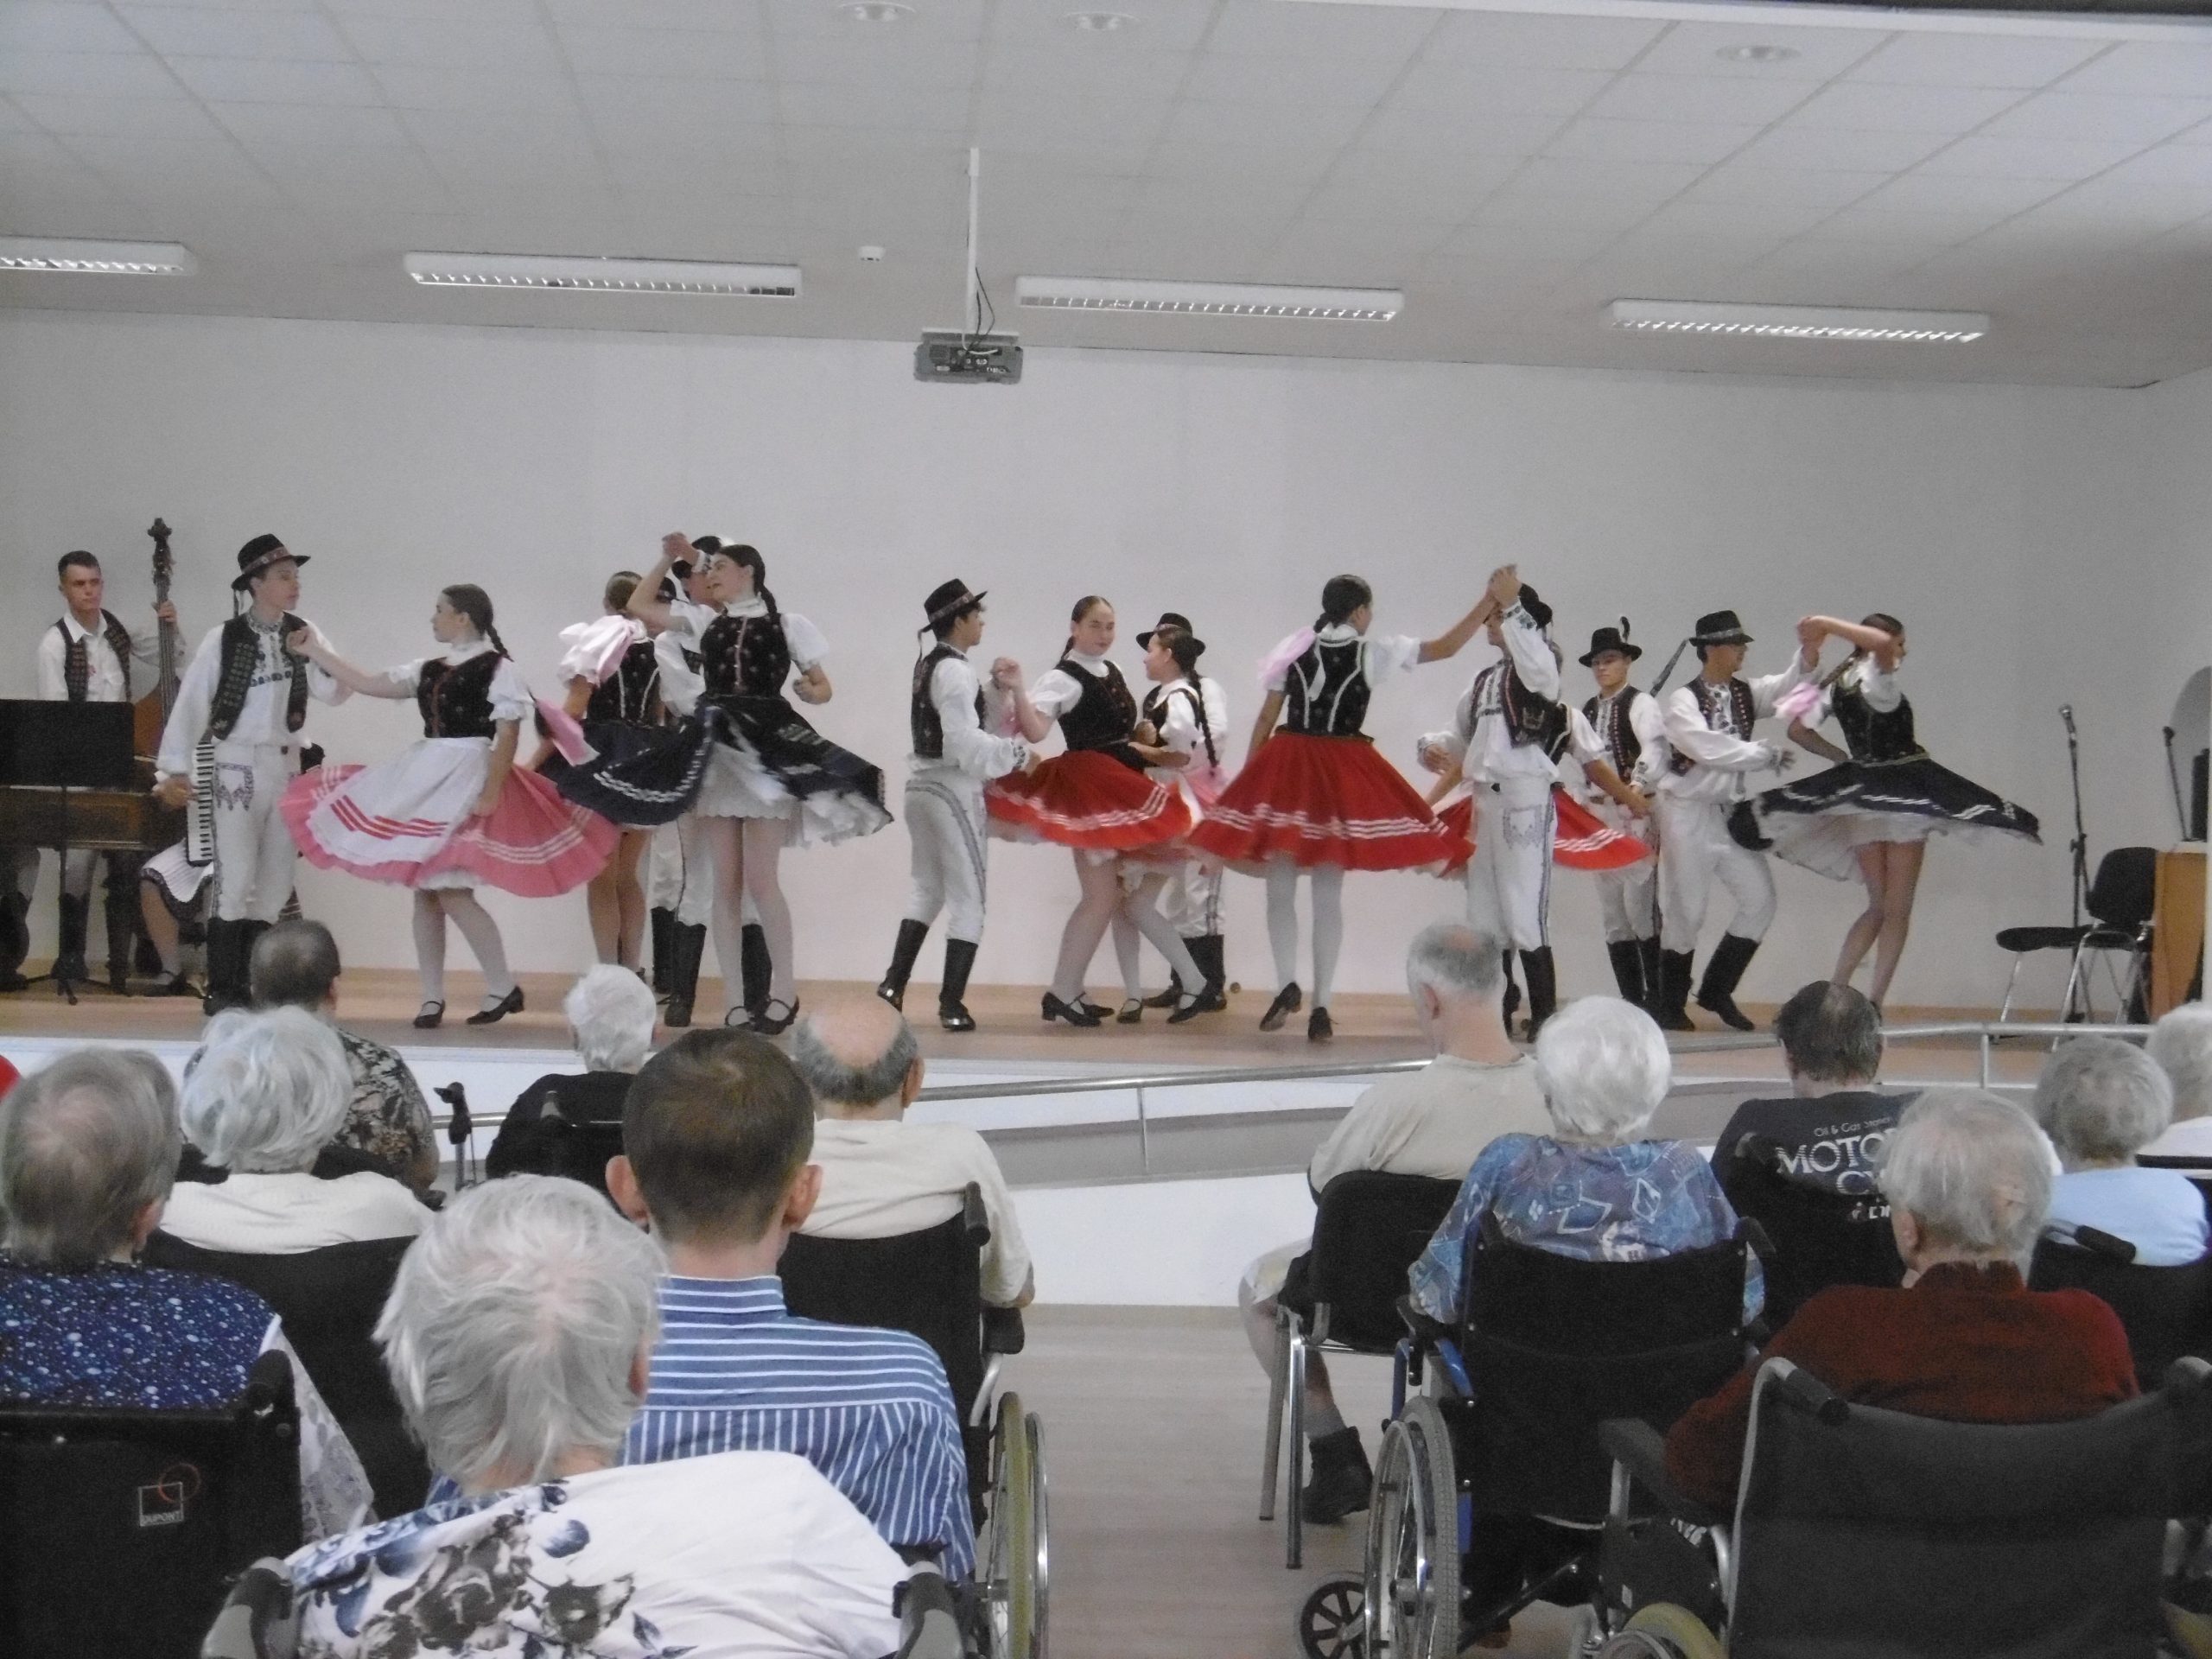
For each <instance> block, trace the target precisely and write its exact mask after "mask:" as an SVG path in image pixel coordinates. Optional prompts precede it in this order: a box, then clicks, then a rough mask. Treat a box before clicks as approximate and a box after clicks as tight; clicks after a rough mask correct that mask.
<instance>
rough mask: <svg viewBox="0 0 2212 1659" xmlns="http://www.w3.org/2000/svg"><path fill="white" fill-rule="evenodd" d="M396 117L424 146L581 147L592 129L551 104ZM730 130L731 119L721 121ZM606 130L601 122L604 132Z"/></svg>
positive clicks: (413, 112)
mask: <svg viewBox="0 0 2212 1659" xmlns="http://www.w3.org/2000/svg"><path fill="white" fill-rule="evenodd" d="M399 120H400V123H401V124H402V125H403V126H404V127H405V129H406V130H407V131H408V132H409V133H410V134H411V135H412V136H413V137H414V138H415V140H416V142H417V143H421V144H422V145H423V146H424V147H425V148H426V149H433V150H440V149H473V148H474V147H476V146H478V145H482V146H484V147H485V148H486V149H527V148H530V147H531V146H533V145H539V144H543V145H548V146H551V147H554V148H567V149H582V148H584V147H585V146H586V145H588V143H590V142H591V138H592V132H591V130H590V129H589V128H588V127H587V126H586V125H585V124H584V121H583V118H582V115H581V114H580V113H579V112H578V111H575V109H573V108H571V107H569V106H568V105H561V104H556V105H552V106H550V107H549V108H540V109H530V110H504V111H499V110H405V111H400V112H399ZM720 125H721V129H722V130H726V131H734V130H737V129H736V128H735V126H734V124H733V123H729V122H723V123H721V124H720ZM601 131H602V133H604V132H605V131H606V129H604V128H602V129H601Z"/></svg>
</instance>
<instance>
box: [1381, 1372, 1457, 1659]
mask: <svg viewBox="0 0 2212 1659" xmlns="http://www.w3.org/2000/svg"><path fill="white" fill-rule="evenodd" d="M1361 1593H1362V1606H1361V1614H1360V1633H1361V1638H1362V1643H1363V1656H1364V1659H1452V1656H1453V1655H1455V1654H1457V1653H1458V1652H1459V1482H1458V1479H1457V1478H1456V1477H1455V1476H1454V1474H1453V1473H1452V1435H1451V1431H1450V1429H1449V1428H1448V1427H1446V1424H1445V1421H1444V1414H1443V1412H1442V1411H1440V1409H1438V1408H1437V1404H1436V1402H1434V1401H1433V1400H1431V1399H1429V1398H1428V1397H1427V1395H1414V1397H1413V1398H1412V1399H1410V1400H1408V1401H1407V1402H1406V1408H1405V1411H1404V1413H1403V1414H1402V1415H1401V1416H1400V1417H1399V1419H1398V1421H1396V1422H1395V1423H1392V1424H1391V1425H1390V1427H1389V1429H1388V1430H1387V1431H1386V1432H1385V1433H1384V1434H1383V1450H1382V1452H1381V1453H1380V1454H1379V1455H1378V1456H1377V1457H1376V1460H1375V1498H1374V1503H1373V1504H1372V1506H1371V1507H1370V1509H1369V1510H1368V1514H1367V1562H1366V1573H1365V1577H1364V1579H1363V1583H1362V1586H1361Z"/></svg>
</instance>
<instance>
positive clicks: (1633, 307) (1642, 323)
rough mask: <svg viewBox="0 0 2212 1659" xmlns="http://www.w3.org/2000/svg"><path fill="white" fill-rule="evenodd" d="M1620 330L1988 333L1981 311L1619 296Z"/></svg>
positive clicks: (1923, 338)
mask: <svg viewBox="0 0 2212 1659" xmlns="http://www.w3.org/2000/svg"><path fill="white" fill-rule="evenodd" d="M1605 315H1606V317H1607V319H1608V320H1609V321H1611V324H1612V326H1613V327H1616V328H1626V329H1630V330H1635V331H1637V332H1641V333H1646V334H1717V335H1722V336H1729V335H1733V336H1737V337H1739V338H1751V339H1759V340H1843V341H1880V342H1896V343H1905V344H1912V343H1943V344H1951V345H1963V344H1965V343H1966V342H1967V341H1969V340H1980V338H1981V337H1982V336H1983V335H1984V334H1987V333H1988V332H1989V318H1988V316H1987V315H1986V314H1985V313H1982V312H1979V311H1880V310H1874V309H1871V308H1860V307H1856V306H1802V305H1730V304H1724V303H1720V302H1713V301H1703V300H1615V301H1614V302H1612V304H1611V305H1610V306H1608V307H1607V308H1605Z"/></svg>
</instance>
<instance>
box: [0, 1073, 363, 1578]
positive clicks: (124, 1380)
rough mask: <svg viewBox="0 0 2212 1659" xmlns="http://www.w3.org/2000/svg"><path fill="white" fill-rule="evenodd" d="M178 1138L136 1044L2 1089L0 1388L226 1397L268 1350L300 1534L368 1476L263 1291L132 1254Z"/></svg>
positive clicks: (79, 1402) (162, 1087) (164, 1186)
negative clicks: (288, 1398) (288, 1395)
mask: <svg viewBox="0 0 2212 1659" xmlns="http://www.w3.org/2000/svg"><path fill="white" fill-rule="evenodd" d="M180 1147H181V1135H180V1134H179V1131H178V1128H177V1111H176V1088H175V1084H173V1083H172V1082H171V1081H170V1079H169V1076H168V1070H167V1069H166V1068H165V1067H164V1066H163V1065H162V1063H161V1061H160V1060H159V1059H157V1058H156V1057H155V1056H153V1055H152V1054H149V1053H147V1052H144V1051H143V1050H113V1049H106V1050H104V1049H80V1050H79V1051H78V1052H74V1053H71V1054H65V1055H63V1056H62V1057H61V1058H59V1059H57V1060H55V1061H54V1063H53V1064H52V1065H49V1066H48V1067H47V1068H46V1069H45V1070H44V1071H40V1072H38V1073H36V1074H35V1075H34V1076H33V1077H30V1078H29V1080H28V1081H26V1082H23V1083H21V1084H17V1085H16V1087H15V1088H14V1089H13V1090H10V1092H9V1095H8V1098H7V1103H6V1105H5V1107H4V1108H0V1211H4V1213H5V1215H6V1218H7V1219H6V1229H7V1230H6V1249H5V1253H4V1254H3V1255H0V1400H6V1401H18V1402H36V1403H41V1404H47V1405H59V1406H132V1407H139V1408H148V1407H150V1408H154V1409H156V1410H162V1411H170V1410H188V1409H193V1408H206V1407H217V1406H224V1405H227V1404H229V1403H230V1402H232V1401H233V1400H235V1399H236V1398H237V1397H238V1395H239V1394H240V1393H241V1392H242V1391H243V1390H244V1389H245V1383H246V1377H247V1374H248V1373H249V1372H250V1371H251V1370H252V1367H253V1364H254V1362H255V1361H256V1360H257V1359H258V1358H259V1357H261V1356H262V1355H263V1354H264V1353H265V1352H267V1351H270V1350H271V1349H275V1350H278V1351H282V1352H283V1353H284V1354H285V1355H286V1356H287V1357H289V1358H290V1359H291V1360H292V1361H293V1388H294V1397H295V1398H296V1401H297V1402H298V1404H299V1408H300V1418H301V1425H300V1426H301V1445H300V1503H301V1516H302V1522H303V1523H304V1525H305V1527H306V1531H307V1535H308V1537H310V1538H317V1537H321V1536H323V1535H326V1534H328V1533H333V1532H336V1531H340V1530H341V1529H344V1528H346V1527H350V1526H353V1525H354V1524H355V1523H356V1522H358V1521H359V1518H360V1517H361V1516H362V1514H363V1513H364V1511H365V1510H366V1508H367V1504H368V1497H369V1488H368V1483H367V1481H366V1479H365V1478H364V1477H363V1475H362V1472H361V1466H360V1464H359V1461H358V1460H357V1459H355V1457H354V1455H353V1448H352V1446H349V1445H348V1444H347V1443H346V1437H345V1435H344V1434H343V1433H340V1430H339V1428H338V1426H337V1424H336V1423H334V1421H332V1420H331V1417H330V1414H329V1413H328V1412H327V1410H325V1409H324V1407H323V1402H322V1400H321V1396H320V1395H318V1394H317V1393H316V1391H315V1384H314V1383H312V1382H311V1381H309V1379H308V1376H307V1373H306V1372H305V1370H302V1369H301V1368H300V1366H299V1364H298V1360H297V1356H296V1355H294V1354H293V1353H292V1351H291V1348H290V1345H289V1344H288V1343H287V1342H286V1340H285V1338H284V1331H283V1325H282V1324H281V1323H280V1322H279V1321H278V1319H277V1316H276V1314H275V1313H273V1312H272V1311H271V1310H270V1306H269V1305H268V1304H267V1303H266V1302H264V1301H263V1300H261V1298H260V1297H258V1296H257V1295H255V1294H253V1293H252V1292H251V1291H250V1290H247V1289H245V1287H243V1286H239V1285H234V1284H232V1283H230V1282H229V1281H226V1280H222V1279H218V1278H214V1277H213V1276H212V1275H209V1274H200V1273H178V1272H172V1271H169V1270H168V1269H166V1268H149V1267H141V1266H139V1265H138V1264H137V1253H138V1251H139V1249H140V1248H141V1247H142V1246H143V1244H144V1243H145V1242H146V1240H147V1238H148V1236H149V1235H151V1234H152V1232H153V1230H154V1229H155V1228H156V1226H157V1225H158V1224H160V1222H161V1219H162V1205H164V1204H165V1203H167V1202H168V1198H169V1195H170V1184H171V1183H172V1181H174V1179H175V1174H176V1162H177V1154H178V1151H179V1149H180ZM55 1501H56V1502H60V1503H67V1502H68V1501H69V1500H68V1497H67V1494H66V1493H63V1494H59V1495H57V1496H56V1497H55Z"/></svg>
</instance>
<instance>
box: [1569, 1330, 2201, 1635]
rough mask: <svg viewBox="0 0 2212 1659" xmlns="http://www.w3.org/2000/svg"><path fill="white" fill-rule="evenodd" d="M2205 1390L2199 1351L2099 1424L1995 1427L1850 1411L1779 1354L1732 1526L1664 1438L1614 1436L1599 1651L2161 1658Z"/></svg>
mask: <svg viewBox="0 0 2212 1659" xmlns="http://www.w3.org/2000/svg"><path fill="white" fill-rule="evenodd" d="M2208 1379H2212V1370H2208V1369H2207V1367H2206V1366H2205V1364H2204V1363H2203V1362H2202V1360H2196V1359H2184V1360H2181V1361H2177V1363H2175V1365H2174V1366H2173V1368H2172V1369H2171V1370H2169V1371H2168V1372H2167V1374H2166V1376H2165V1380H2164V1386H2163V1387H2162V1388H2160V1389H2158V1392H2156V1393H2154V1394H2149V1395H2143V1396H2141V1397H2139V1398H2138V1399H2135V1400H2132V1401H2129V1402H2126V1403H2125V1404H2122V1405H2119V1406H2114V1407H2113V1408H2111V1409H2109V1410H2107V1411H2105V1412H2103V1413H2101V1414H2099V1415H2097V1416H2094V1417H2089V1418H2084V1419H2080V1420H2077V1421H2073V1422H2069V1423H2051V1424H2033V1425H2018V1426H2016V1425H2005V1426H1992V1425H1987V1424H1979V1423H1956V1422H1946V1421H1939V1420H1937V1419H1934V1418H1928V1417H1914V1416H1908V1415H1905V1414H1903V1413H1899V1412H1892V1411H1885V1410H1882V1409H1880V1408H1875V1407H1872V1406H1863V1405H1854V1404H1852V1403H1850V1402H1846V1401H1844V1400H1842V1399H1840V1398H1839V1397H1838V1396H1837V1395H1834V1393H1832V1392H1831V1391H1830V1390H1829V1389H1827V1388H1826V1387H1825V1386H1824V1385H1822V1384H1821V1383H1820V1382H1819V1381H1818V1379H1816V1378H1815V1377H1814V1376H1812V1374H1811V1373H1809V1372H1808V1371H1805V1370H1802V1369H1800V1368H1798V1367H1796V1366H1794V1365H1792V1364H1791V1363H1789V1361H1788V1360H1783V1359H1770V1360H1768V1361H1767V1362H1766V1363H1764V1365H1762V1366H1761V1367H1760V1369H1759V1375H1758V1383H1757V1386H1756V1389H1755V1392H1754V1394H1753V1396H1752V1410H1751V1432H1750V1434H1749V1436H1748V1437H1747V1439H1746V1441H1745V1451H1744V1474H1743V1478H1742V1480H1741V1483H1740V1484H1739V1486H1738V1497H1737V1501H1736V1507H1735V1510H1734V1511H1733V1513H1732V1514H1726V1513H1718V1512H1715V1511H1713V1510H1707V1509H1705V1508H1704V1507H1703V1506H1701V1505H1700V1504H1698V1503H1696V1502H1695V1501H1694V1500H1693V1499H1691V1498H1689V1497H1688V1496H1686V1495H1685V1494H1683V1493H1682V1492H1681V1491H1679V1490H1678V1489H1676V1488H1675V1486H1674V1485H1673V1484H1672V1483H1671V1482H1670V1481H1669V1479H1668V1477H1667V1471H1666V1460H1665V1449H1664V1446H1663V1445H1662V1442H1661V1440H1660V1438H1659V1436H1658V1434H1657V1433H1656V1431H1655V1430H1654V1429H1653V1428H1652V1427H1651V1426H1650V1425H1649V1424H1648V1423H1642V1422H1616V1423H1608V1424H1607V1425H1605V1429H1604V1431H1603V1439H1604V1441H1605V1447H1606V1449H1607V1451H1608V1452H1611V1455H1612V1457H1613V1458H1614V1459H1615V1472H1614V1478H1613V1496H1612V1504H1611V1514H1610V1515H1609V1516H1608V1517H1607V1519H1606V1522H1605V1539H1604V1544H1603V1547H1602V1549H1601V1552H1600V1554H1601V1567H1600V1574H1601V1615H1602V1617H1603V1619H1604V1623H1605V1629H1606V1630H1608V1631H1609V1632H1610V1634H1608V1636H1607V1637H1606V1638H1605V1642H1604V1643H1603V1645H1602V1646H1600V1647H1599V1649H1598V1650H1597V1651H1598V1653H1599V1656H1601V1659H1789V1656H1801V1655H1804V1654H1808V1653H1850V1654H1853V1655H1859V1656H1866V1659H2122V1656H2126V1659H2151V1656H2152V1655H2153V1654H2154V1653H2156V1652H2158V1651H2159V1650H2160V1649H2159V1646H2158V1641H2159V1631H2160V1626H2161V1612H2160V1602H2161V1598H2162V1594H2163V1592H2164V1555H2165V1550H2166V1541H2167V1522H2168V1521H2169V1520H2170V1519H2173V1518H2179V1517H2183V1516H2190V1515H2193V1514H2196V1513H2198V1512H2199V1511H2200V1510H2201V1509H2202V1503H2203V1498H2204V1494H2205V1485H2204V1460H2203V1457H2204V1451H2205V1448H2206V1446H2207V1445H2208V1440H2207V1436H2208V1434H2212V1388H2208V1387H2207V1383H2208ZM1639 1491H1641V1492H1642V1493H1648V1494H1650V1495H1651V1496H1652V1497H1655V1498H1656V1500H1657V1502H1658V1503H1659V1505H1660V1512H1659V1513H1657V1514H1656V1515H1639V1514H1637V1511H1636V1507H1635V1505H1636V1498H1637V1494H1638V1493H1639Z"/></svg>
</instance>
